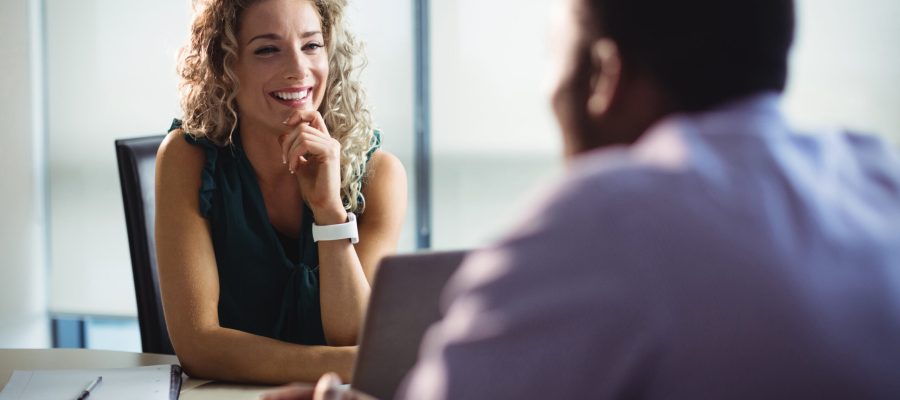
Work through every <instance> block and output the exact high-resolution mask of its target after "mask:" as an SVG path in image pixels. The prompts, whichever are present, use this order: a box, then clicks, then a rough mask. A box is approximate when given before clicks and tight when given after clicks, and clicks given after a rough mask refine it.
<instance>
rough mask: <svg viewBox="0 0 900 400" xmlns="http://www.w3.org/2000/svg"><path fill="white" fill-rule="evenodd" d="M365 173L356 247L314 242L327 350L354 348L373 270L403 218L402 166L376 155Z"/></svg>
mask: <svg viewBox="0 0 900 400" xmlns="http://www.w3.org/2000/svg"><path fill="white" fill-rule="evenodd" d="M368 168H369V174H368V176H367V178H366V179H367V180H366V182H365V185H364V189H363V195H364V196H365V198H366V209H365V212H364V213H363V214H362V215H360V217H359V220H358V222H357V223H358V226H359V243H358V244H356V245H355V246H354V245H352V244H350V241H349V240H341V241H321V242H318V246H319V282H320V291H319V293H320V299H321V307H322V326H323V328H324V331H325V337H326V338H327V340H328V343H329V344H336V345H353V344H356V343H357V339H358V338H357V336H358V334H359V331H360V327H361V325H362V321H363V319H364V318H365V312H366V307H367V305H368V301H369V291H370V289H369V288H370V285H371V282H372V279H373V278H374V276H375V268H376V266H377V264H378V262H379V261H381V258H382V257H384V256H385V255H388V254H392V253H394V252H396V251H397V243H398V241H399V240H400V231H401V229H402V226H403V218H404V216H405V214H406V202H407V190H406V188H407V186H406V172H405V170H404V169H403V164H401V163H400V160H398V159H397V157H395V156H394V155H392V154H390V153H387V152H383V151H380V150H379V151H376V152H375V154H373V155H372V159H371V160H369V166H368Z"/></svg>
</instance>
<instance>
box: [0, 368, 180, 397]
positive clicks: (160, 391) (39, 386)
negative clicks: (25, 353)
mask: <svg viewBox="0 0 900 400" xmlns="http://www.w3.org/2000/svg"><path fill="white" fill-rule="evenodd" d="M171 375H172V366H171V365H153V366H148V367H137V368H112V369H60V370H39V371H15V372H13V374H12V377H11V378H10V379H9V383H7V384H6V386H5V387H4V388H3V391H2V392H0V400H65V399H77V398H78V396H79V395H80V394H81V391H82V390H84V389H85V388H86V387H87V386H88V384H89V383H91V381H93V380H94V379H97V377H98V376H102V377H103V380H102V382H100V384H98V385H97V387H95V388H94V390H92V391H91V395H90V396H89V397H88V399H89V400H121V399H134V400H145V399H146V400H169V388H170V386H171Z"/></svg>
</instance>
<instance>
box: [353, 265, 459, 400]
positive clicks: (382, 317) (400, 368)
mask: <svg viewBox="0 0 900 400" xmlns="http://www.w3.org/2000/svg"><path fill="white" fill-rule="evenodd" d="M465 255H466V253H465V252H463V251H453V252H427V253H417V254H405V255H398V256H391V257H385V258H384V260H382V262H381V264H380V265H379V267H378V272H377V273H376V275H375V281H374V284H373V285H372V293H371V295H370V296H369V309H368V312H367V313H366V321H365V324H364V325H363V333H362V338H361V340H360V344H359V353H358V354H357V358H356V365H355V366H354V370H353V382H352V384H351V387H352V388H353V389H356V390H359V391H362V392H365V393H368V394H370V395H373V396H375V397H376V398H380V399H391V398H394V394H395V392H396V391H397V388H398V386H399V385H400V382H401V381H402V380H403V378H404V377H405V376H406V374H407V373H408V372H409V370H410V369H411V368H412V366H413V365H414V364H415V363H416V359H417V358H418V354H419V344H420V343H421V342H422V337H423V336H424V334H425V331H426V330H427V329H428V327H429V326H430V325H431V324H432V323H434V322H436V321H438V320H439V319H440V318H441V312H440V305H439V303H440V301H439V300H440V296H441V292H442V291H443V289H444V285H446V283H447V281H448V280H449V279H450V276H451V275H453V273H454V272H456V270H457V268H458V267H459V265H460V264H461V263H462V260H463V258H464V257H465Z"/></svg>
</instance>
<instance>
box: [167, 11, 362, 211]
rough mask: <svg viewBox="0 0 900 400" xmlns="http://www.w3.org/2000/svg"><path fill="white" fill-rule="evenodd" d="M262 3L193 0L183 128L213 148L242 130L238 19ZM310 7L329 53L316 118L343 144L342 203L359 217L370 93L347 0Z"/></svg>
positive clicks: (184, 64) (183, 71)
mask: <svg viewBox="0 0 900 400" xmlns="http://www.w3.org/2000/svg"><path fill="white" fill-rule="evenodd" d="M260 1H264V0H194V10H195V18H194V22H193V25H192V28H191V40H190V42H189V43H188V44H187V46H185V47H184V48H183V49H182V51H181V54H180V57H179V66H178V73H179V75H181V85H180V87H181V91H182V96H181V106H182V109H183V111H184V117H183V123H182V129H183V130H184V132H187V133H188V134H190V135H192V136H194V137H196V138H206V139H208V140H210V141H212V142H213V143H215V144H216V145H219V146H226V145H229V144H231V143H232V132H234V131H235V130H236V129H237V127H238V106H237V102H236V99H235V98H236V96H237V92H238V89H239V88H240V82H239V81H238V79H237V75H236V74H235V73H234V70H233V66H234V64H235V62H236V61H237V58H238V41H237V31H238V28H239V26H240V25H239V24H240V18H241V14H242V13H243V11H244V10H246V9H247V8H249V7H250V6H252V5H253V4H255V3H258V2H260ZM298 1H309V2H311V3H312V4H313V5H314V6H315V8H316V11H318V13H319V18H320V19H321V22H322V31H323V36H324V37H325V48H326V49H327V51H328V68H329V73H328V82H327V84H326V91H325V101H323V102H322V105H321V106H320V107H319V112H321V113H322V117H323V118H324V119H325V124H326V125H327V126H328V130H329V131H330V133H331V136H332V137H334V138H335V139H337V140H338V141H339V142H340V143H341V197H342V199H343V201H344V207H345V208H346V209H347V210H348V211H354V212H362V211H363V210H364V209H365V198H364V197H363V195H362V184H363V178H364V177H365V173H366V161H367V155H368V152H369V150H370V149H371V148H372V146H374V141H375V138H374V131H375V128H374V124H373V122H372V117H371V114H370V113H369V109H368V105H367V101H366V94H365V91H364V90H363V87H362V85H361V84H360V82H359V80H358V71H359V70H361V69H362V68H364V67H365V65H366V61H365V57H364V56H363V54H362V45H361V44H360V43H359V42H357V40H356V38H355V37H354V36H353V34H352V33H350V32H349V31H347V29H346V28H345V27H344V11H345V9H346V7H347V0H298Z"/></svg>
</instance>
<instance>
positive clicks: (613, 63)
mask: <svg viewBox="0 0 900 400" xmlns="http://www.w3.org/2000/svg"><path fill="white" fill-rule="evenodd" d="M591 69H592V70H593V71H592V72H591V88H590V94H589V95H588V102H587V109H588V115H589V116H590V117H591V118H600V117H603V115H604V114H606V112H607V111H608V110H609V108H610V106H611V105H612V103H613V99H614V98H615V96H616V90H617V89H618V88H619V83H620V79H621V72H622V57H621V56H620V55H619V47H618V46H616V42H613V41H612V40H610V39H607V38H603V39H598V40H597V41H596V42H594V44H593V45H592V46H591Z"/></svg>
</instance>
